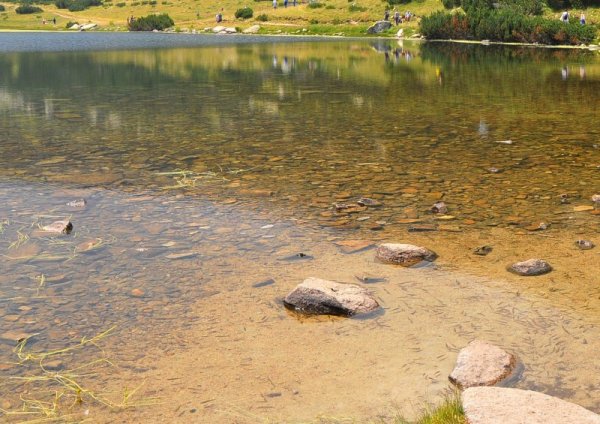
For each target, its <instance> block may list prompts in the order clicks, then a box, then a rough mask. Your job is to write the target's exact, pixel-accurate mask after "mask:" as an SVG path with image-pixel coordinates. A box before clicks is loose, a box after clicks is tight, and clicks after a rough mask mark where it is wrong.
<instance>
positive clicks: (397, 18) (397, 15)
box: [394, 10, 400, 26]
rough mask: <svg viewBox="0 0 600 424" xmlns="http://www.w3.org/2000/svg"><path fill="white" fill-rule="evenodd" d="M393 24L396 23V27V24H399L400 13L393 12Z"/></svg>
mask: <svg viewBox="0 0 600 424" xmlns="http://www.w3.org/2000/svg"><path fill="white" fill-rule="evenodd" d="M394 22H396V26H398V24H399V23H400V12H398V11H397V10H396V11H394Z"/></svg>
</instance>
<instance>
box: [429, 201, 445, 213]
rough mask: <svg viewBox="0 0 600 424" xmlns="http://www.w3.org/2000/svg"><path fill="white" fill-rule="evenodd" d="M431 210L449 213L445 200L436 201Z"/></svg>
mask: <svg viewBox="0 0 600 424" xmlns="http://www.w3.org/2000/svg"><path fill="white" fill-rule="evenodd" d="M431 212H433V213H441V214H444V215H445V214H446V213H448V207H447V206H446V204H445V203H444V202H435V203H434V204H433V206H432V207H431Z"/></svg>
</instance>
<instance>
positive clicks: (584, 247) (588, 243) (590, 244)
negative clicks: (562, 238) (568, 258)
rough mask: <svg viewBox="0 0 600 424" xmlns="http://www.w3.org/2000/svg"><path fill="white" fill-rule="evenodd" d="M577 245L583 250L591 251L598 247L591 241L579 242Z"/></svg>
mask: <svg viewBox="0 0 600 424" xmlns="http://www.w3.org/2000/svg"><path fill="white" fill-rule="evenodd" d="M575 245H576V246H577V247H579V248H580V249H581V250H590V249H593V248H594V247H595V246H596V245H595V244H594V243H593V242H591V241H590V240H577V241H576V242H575Z"/></svg>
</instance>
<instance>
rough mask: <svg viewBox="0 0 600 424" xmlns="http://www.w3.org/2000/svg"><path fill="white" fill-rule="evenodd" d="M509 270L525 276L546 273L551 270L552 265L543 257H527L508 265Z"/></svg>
mask: <svg viewBox="0 0 600 424" xmlns="http://www.w3.org/2000/svg"><path fill="white" fill-rule="evenodd" d="M508 270H509V271H510V272H513V273H515V274H518V275H523V276H526V277H529V276H534V275H542V274H547V273H548V272H550V271H552V267H551V266H550V264H549V263H548V262H546V261H545V260H543V259H529V260H526V261H523V262H517V263H514V264H512V265H511V266H509V267H508Z"/></svg>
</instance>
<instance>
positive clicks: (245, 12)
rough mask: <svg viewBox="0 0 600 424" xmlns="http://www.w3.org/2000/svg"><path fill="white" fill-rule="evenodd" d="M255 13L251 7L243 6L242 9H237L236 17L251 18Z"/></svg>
mask: <svg viewBox="0 0 600 424" xmlns="http://www.w3.org/2000/svg"><path fill="white" fill-rule="evenodd" d="M253 14H254V11H253V10H252V9H251V8H249V7H243V8H241V9H238V10H236V11H235V18H236V19H250V18H251V17H252V15H253Z"/></svg>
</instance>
